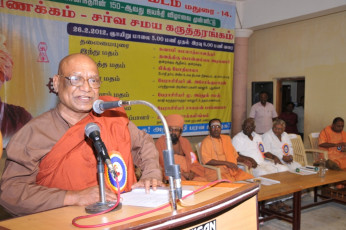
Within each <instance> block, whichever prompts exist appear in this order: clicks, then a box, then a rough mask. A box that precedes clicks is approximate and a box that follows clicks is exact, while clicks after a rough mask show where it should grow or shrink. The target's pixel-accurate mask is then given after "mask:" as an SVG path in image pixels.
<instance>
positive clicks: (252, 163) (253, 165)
mask: <svg viewBox="0 0 346 230" xmlns="http://www.w3.org/2000/svg"><path fill="white" fill-rule="evenodd" d="M247 160H248V161H250V162H251V165H252V168H257V162H256V161H255V160H254V159H253V158H251V157H249V158H248V159H247Z"/></svg>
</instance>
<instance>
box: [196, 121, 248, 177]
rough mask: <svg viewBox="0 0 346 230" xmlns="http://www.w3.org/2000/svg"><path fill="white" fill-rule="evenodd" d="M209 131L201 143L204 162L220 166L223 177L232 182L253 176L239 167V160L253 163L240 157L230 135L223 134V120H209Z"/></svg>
mask: <svg viewBox="0 0 346 230" xmlns="http://www.w3.org/2000/svg"><path fill="white" fill-rule="evenodd" d="M209 132H210V135H209V136H207V137H206V138H204V140H203V141H202V145H201V154H202V161H203V164H206V165H214V166H217V167H219V168H220V169H221V176H222V178H223V179H227V180H230V181H232V182H233V181H238V180H246V179H250V178H253V176H252V175H251V174H248V173H246V172H244V171H243V170H241V169H240V168H238V166H237V161H239V162H243V163H245V164H247V165H250V164H251V163H250V162H249V161H247V160H245V159H243V158H241V157H239V155H238V153H237V152H236V151H235V149H234V147H233V145H232V142H231V138H230V136H227V135H221V121H220V120H219V119H212V120H210V121H209Z"/></svg>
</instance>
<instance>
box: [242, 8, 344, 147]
mask: <svg viewBox="0 0 346 230" xmlns="http://www.w3.org/2000/svg"><path fill="white" fill-rule="evenodd" d="M248 63H249V67H248V84H247V88H248V90H247V113H248V114H249V112H250V108H251V82H252V81H273V82H274V104H275V103H276V101H275V97H276V92H275V88H276V80H277V79H279V78H284V77H295V76H305V126H304V129H305V130H304V132H305V136H307V135H308V134H309V133H311V132H316V131H320V130H321V129H323V128H324V127H325V126H327V125H329V124H331V123H332V119H333V118H334V117H337V116H341V117H343V118H344V119H346V94H345V92H346V11H343V12H340V13H335V14H331V15H327V16H322V17H318V18H314V19H309V20H305V21H300V22H296V23H291V24H286V25H282V26H277V27H272V28H268V29H263V30H258V31H254V33H253V35H252V36H251V37H250V39H249V62H248ZM305 146H309V142H308V139H307V138H305Z"/></svg>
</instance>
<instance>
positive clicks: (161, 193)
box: [120, 187, 193, 208]
mask: <svg viewBox="0 0 346 230" xmlns="http://www.w3.org/2000/svg"><path fill="white" fill-rule="evenodd" d="M192 191H193V189H183V196H186V195H187V194H189V193H191V192H192ZM120 196H121V198H122V201H121V203H122V204H123V205H132V206H141V207H148V208H155V207H158V206H161V205H164V204H167V203H169V188H168V187H165V188H157V190H156V191H154V190H152V189H150V193H145V189H144V188H136V189H132V191H131V192H127V193H123V194H121V195H120ZM191 196H193V195H191Z"/></svg>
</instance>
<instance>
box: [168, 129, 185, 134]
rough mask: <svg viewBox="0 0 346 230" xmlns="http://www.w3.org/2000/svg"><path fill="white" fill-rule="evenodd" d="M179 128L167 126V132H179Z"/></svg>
mask: <svg viewBox="0 0 346 230" xmlns="http://www.w3.org/2000/svg"><path fill="white" fill-rule="evenodd" d="M181 130H182V129H181V128H169V132H170V133H173V132H175V133H180V132H181Z"/></svg>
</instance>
